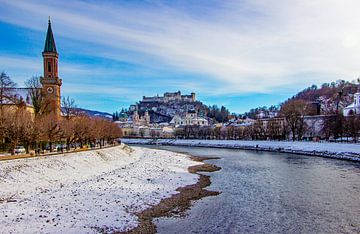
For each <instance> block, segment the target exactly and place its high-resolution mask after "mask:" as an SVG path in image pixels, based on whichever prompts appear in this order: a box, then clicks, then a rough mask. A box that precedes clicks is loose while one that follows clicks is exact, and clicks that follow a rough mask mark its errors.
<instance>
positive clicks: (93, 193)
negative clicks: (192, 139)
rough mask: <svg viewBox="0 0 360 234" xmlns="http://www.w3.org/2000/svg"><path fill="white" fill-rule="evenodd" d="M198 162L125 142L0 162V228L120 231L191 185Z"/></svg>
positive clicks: (50, 230) (133, 225) (18, 229)
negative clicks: (190, 170)
mask: <svg viewBox="0 0 360 234" xmlns="http://www.w3.org/2000/svg"><path fill="white" fill-rule="evenodd" d="M198 164H201V163H199V162H194V161H192V160H191V159H190V158H189V157H187V156H186V155H183V154H178V153H172V152H167V151H161V150H152V149H144V148H138V147H136V148H135V149H134V150H131V149H130V148H129V147H127V146H125V145H121V146H118V147H113V148H107V149H102V150H94V151H88V152H79V153H72V154H68V155H60V156H48V157H40V158H29V159H21V160H10V161H2V162H0V227H1V232H2V233H39V232H47V233H79V232H80V233H88V232H90V233H92V232H96V231H101V230H103V231H104V230H105V231H124V230H128V229H131V228H133V227H135V226H137V224H138V219H137V216H136V215H135V213H138V212H139V211H142V210H144V209H146V208H149V207H150V206H153V205H156V204H158V203H159V202H160V201H161V199H163V198H166V197H170V196H171V195H172V194H175V193H177V192H176V191H175V190H176V189H177V188H178V187H183V186H185V185H189V184H195V183H196V182H197V180H198V175H195V174H190V173H188V171H187V168H188V167H189V166H194V165H198Z"/></svg>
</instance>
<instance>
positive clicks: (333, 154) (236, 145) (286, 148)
mask: <svg viewBox="0 0 360 234" xmlns="http://www.w3.org/2000/svg"><path fill="white" fill-rule="evenodd" d="M122 141H123V142H124V143H127V144H161V145H175V146H198V147H215V148H232V149H247V150H264V151H276V152H284V153H296V154H305V155H312V156H322V157H329V158H337V159H347V160H352V161H359V162H360V144H345V143H330V142H321V143H320V142H293V141H240V140H173V139H158V140H151V139H122Z"/></svg>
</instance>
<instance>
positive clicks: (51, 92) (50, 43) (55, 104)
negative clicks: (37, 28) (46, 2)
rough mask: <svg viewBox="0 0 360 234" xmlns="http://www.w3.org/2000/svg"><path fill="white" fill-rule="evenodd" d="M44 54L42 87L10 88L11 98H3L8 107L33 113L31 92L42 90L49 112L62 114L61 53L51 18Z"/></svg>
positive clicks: (4, 104)
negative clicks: (59, 69) (19, 108)
mask: <svg viewBox="0 0 360 234" xmlns="http://www.w3.org/2000/svg"><path fill="white" fill-rule="evenodd" d="M42 56H43V68H44V76H42V77H40V82H41V85H42V87H41V88H40V89H36V88H12V89H9V90H10V92H11V93H12V97H11V98H7V99H6V100H2V105H3V106H5V107H6V108H8V109H15V108H17V107H21V106H22V107H26V110H28V111H29V112H31V113H34V106H33V102H32V95H31V93H32V92H34V91H36V92H41V94H42V95H44V103H43V104H44V106H45V107H46V112H47V113H53V114H55V115H56V116H61V85H62V80H61V79H60V78H59V76H58V58H59V54H58V53H57V51H56V45H55V39H54V35H53V32H52V29H51V22H50V19H49V22H48V29H47V34H46V39H45V46H44V51H43V52H42Z"/></svg>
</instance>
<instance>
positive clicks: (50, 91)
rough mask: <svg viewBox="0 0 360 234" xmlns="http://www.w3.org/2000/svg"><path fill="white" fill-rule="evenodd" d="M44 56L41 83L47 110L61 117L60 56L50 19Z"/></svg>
mask: <svg viewBox="0 0 360 234" xmlns="http://www.w3.org/2000/svg"><path fill="white" fill-rule="evenodd" d="M42 55H43V61H44V76H43V77H41V78H40V81H41V84H42V93H43V95H44V96H45V105H46V110H47V112H49V113H54V114H56V115H57V116H60V114H61V110H60V108H61V106H60V101H61V99H60V88H61V84H62V80H61V79H60V78H59V76H58V57H59V54H58V53H57V51H56V46H55V40H54V35H53V33H52V29H51V22H50V19H49V25H48V30H47V34H46V40H45V47H44V51H43V53H42Z"/></svg>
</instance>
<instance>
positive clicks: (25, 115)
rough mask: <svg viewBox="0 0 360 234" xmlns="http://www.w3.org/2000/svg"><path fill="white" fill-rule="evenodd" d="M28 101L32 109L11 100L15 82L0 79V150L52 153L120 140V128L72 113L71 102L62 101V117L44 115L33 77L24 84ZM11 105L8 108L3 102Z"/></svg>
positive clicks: (69, 100) (99, 119)
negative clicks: (29, 100) (18, 149)
mask: <svg viewBox="0 0 360 234" xmlns="http://www.w3.org/2000/svg"><path fill="white" fill-rule="evenodd" d="M26 86H27V87H28V92H29V95H30V97H31V100H32V104H33V105H32V108H33V109H32V110H33V111H29V107H28V106H27V105H26V103H25V102H21V101H18V100H10V99H11V98H13V97H14V95H13V93H12V92H13V88H14V87H15V83H14V82H12V81H11V79H10V78H9V77H8V76H7V75H6V74H5V73H2V74H1V77H0V91H1V92H0V94H1V95H2V96H0V99H1V102H0V147H1V148H2V149H0V150H10V151H13V150H14V148H15V147H16V146H18V145H22V146H24V147H25V148H26V150H27V151H28V152H29V151H30V150H35V151H36V152H40V150H44V149H45V148H47V149H49V150H50V151H52V150H53V148H54V145H55V144H57V145H59V146H61V149H63V148H65V149H67V150H69V149H70V147H74V148H76V147H83V146H84V145H90V146H96V145H98V146H100V147H103V146H104V145H105V143H113V142H115V139H117V138H119V137H121V135H122V132H121V129H120V128H119V127H118V126H117V125H116V124H115V123H113V122H112V121H110V120H107V119H104V118H100V117H90V116H87V115H85V114H80V113H77V112H76V108H75V107H76V106H75V101H74V100H73V99H72V98H69V97H67V98H63V100H62V110H63V116H56V115H55V114H53V113H48V112H46V111H45V110H46V106H45V105H46V102H45V101H44V100H45V99H44V96H43V94H42V91H41V85H40V82H39V79H38V78H37V77H32V78H30V79H29V80H28V81H26ZM9 102H10V103H12V104H11V105H8V104H7V103H9Z"/></svg>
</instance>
